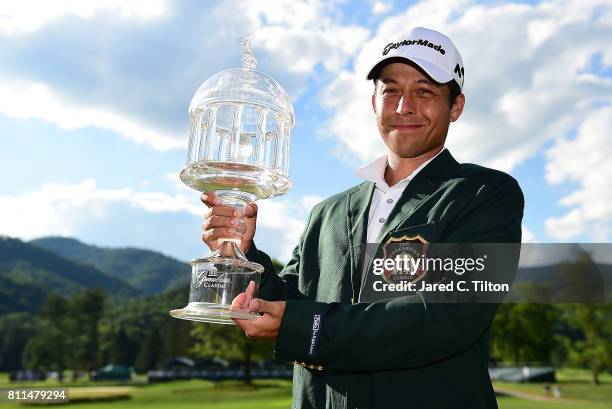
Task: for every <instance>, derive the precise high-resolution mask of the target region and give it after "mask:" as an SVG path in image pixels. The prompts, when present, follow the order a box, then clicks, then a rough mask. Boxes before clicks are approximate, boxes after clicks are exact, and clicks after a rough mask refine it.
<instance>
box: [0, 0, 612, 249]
mask: <svg viewBox="0 0 612 409" xmlns="http://www.w3.org/2000/svg"><path fill="white" fill-rule="evenodd" d="M51 3H52V4H51ZM414 25H421V26H426V27H431V28H434V29H438V30H440V31H442V32H444V33H446V34H448V35H449V36H450V37H451V38H453V40H454V42H455V44H456V45H457V47H458V48H459V50H460V51H461V53H462V56H463V60H464V63H465V66H466V83H465V93H466V99H467V105H466V109H465V111H464V114H463V115H462V117H461V118H460V119H459V121H458V122H457V123H455V124H453V125H452V126H451V129H450V132H449V136H448V140H447V146H448V147H449V149H450V150H451V152H452V153H453V155H454V156H455V157H456V158H457V159H458V160H460V161H463V162H475V163H479V164H483V165H486V166H490V167H494V168H497V169H501V170H504V171H506V172H509V173H510V174H512V175H513V176H514V177H516V178H517V179H518V180H519V183H520V184H521V186H522V188H523V191H524V193H525V197H526V209H525V217H524V229H525V234H524V236H525V239H526V240H528V241H540V242H559V241H561V242H563V241H585V242H607V241H609V240H610V217H612V206H610V204H609V203H611V202H612V193H610V192H609V189H608V185H609V182H608V181H609V180H610V178H611V177H612V165H611V164H610V163H611V162H610V161H609V159H608V158H609V157H610V156H611V155H612V144H611V143H610V142H609V135H610V134H611V132H610V131H612V122H611V121H612V120H611V119H610V118H612V106H611V104H610V103H611V102H612V42H611V41H609V40H610V38H612V2H611V1H555V2H501V1H485V2H474V1H436V2H407V1H402V2H400V1H388V2H386V1H360V2H351V1H331V2H329V1H319V0H308V1H304V2H299V1H289V0H270V1H259V2H257V1H247V0H244V1H238V0H232V1H223V2H216V1H208V2H198V1H162V0H156V1H115V0H108V1H97V0H95V1H94V0H92V1H81V2H78V1H77V2H72V1H59V0H58V1H54V2H43V1H38V2H36V1H22V2H19V3H14V4H9V3H8V2H5V3H3V4H2V5H0V163H1V170H2V171H1V172H0V186H2V188H1V190H0V234H6V235H9V236H13V237H19V238H22V239H24V240H29V239H32V238H36V237H41V236H47V235H66V236H71V237H76V238H78V239H80V240H83V241H85V242H87V243H92V244H96V245H101V246H112V247H117V246H135V247H145V248H151V249H154V250H158V251H161V252H164V253H166V254H168V255H171V256H174V257H177V258H179V259H182V260H188V259H190V258H193V257H195V256H200V255H202V254H205V253H206V252H207V250H206V249H205V248H204V246H203V244H202V243H201V241H200V239H199V236H200V223H201V221H202V215H203V211H204V208H203V206H202V205H201V204H200V203H199V200H198V193H197V192H195V191H191V190H189V189H188V188H186V187H185V186H183V185H181V183H180V182H179V179H178V174H179V171H180V170H181V168H182V166H183V165H184V162H185V157H186V147H187V133H186V129H187V127H188V117H187V107H188V106H189V102H190V100H191V97H192V96H193V94H194V92H195V91H196V89H197V88H198V86H199V85H200V84H201V83H202V82H203V81H204V80H205V79H206V78H208V77H210V76H211V75H213V74H214V73H216V72H218V71H220V70H223V69H227V68H236V67H239V66H240V56H241V49H240V47H239V45H238V41H237V39H238V38H239V37H240V36H241V35H243V34H244V33H245V32H251V33H252V42H253V47H254V52H255V56H256V57H257V59H258V61H259V63H258V70H260V71H262V72H264V73H266V74H268V75H270V76H272V77H273V78H275V79H276V80H277V81H278V82H279V83H281V84H282V86H283V87H284V88H285V89H286V90H287V92H288V93H289V95H290V96H291V98H292V101H293V104H294V109H295V113H296V126H295V128H294V129H293V132H292V135H293V137H292V146H291V149H292V152H291V161H290V176H291V178H292V181H293V186H294V187H293V189H292V191H291V192H290V193H289V194H287V195H285V196H282V197H277V198H273V199H270V200H266V201H263V202H262V203H261V204H260V209H261V211H260V221H259V229H258V233H257V236H256V241H257V243H258V246H259V247H261V248H264V249H266V250H268V251H269V253H270V254H272V255H273V256H276V257H278V258H280V259H283V260H286V259H287V257H288V254H289V252H290V250H291V248H292V247H293V246H294V245H295V243H296V242H297V238H298V236H299V234H300V232H301V230H302V228H303V226H304V222H305V220H306V217H307V215H308V211H309V209H310V208H311V207H312V205H313V204H315V203H316V202H317V201H319V200H321V199H322V198H324V197H327V196H329V195H332V194H334V193H336V192H339V191H341V190H344V189H346V188H348V187H350V186H352V185H355V184H357V183H359V182H360V180H359V179H358V178H357V177H355V176H354V175H353V172H354V170H355V169H356V168H357V167H359V166H360V165H361V164H363V163H365V162H367V161H369V160H371V159H373V158H375V157H376V156H377V155H381V154H383V153H384V146H383V144H382V142H381V141H380V137H379V136H378V134H377V132H376V128H375V127H374V117H373V114H372V113H371V112H370V111H371V108H370V105H369V104H370V101H369V100H370V98H369V95H370V94H371V84H370V83H368V82H366V81H365V80H364V79H363V78H364V76H365V72H366V71H367V69H368V68H369V65H371V63H372V60H373V58H375V57H373V55H374V54H375V51H376V50H377V49H378V47H379V46H380V44H384V43H385V41H386V39H388V37H389V36H390V35H391V34H392V33H395V32H397V31H399V30H402V29H405V28H407V27H410V26H414Z"/></svg>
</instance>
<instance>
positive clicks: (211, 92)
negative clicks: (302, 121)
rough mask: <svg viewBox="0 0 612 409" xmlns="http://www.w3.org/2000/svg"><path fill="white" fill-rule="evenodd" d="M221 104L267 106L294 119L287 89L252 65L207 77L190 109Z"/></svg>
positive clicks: (198, 109)
mask: <svg viewBox="0 0 612 409" xmlns="http://www.w3.org/2000/svg"><path fill="white" fill-rule="evenodd" d="M219 105H244V106H251V107H256V108H267V109H269V110H272V111H274V113H275V114H277V115H281V116H282V117H284V119H285V121H286V122H287V123H288V125H289V126H290V127H292V126H293V125H294V123H295V114H294V112H293V105H292V104H291V100H290V99H289V95H287V92H285V90H284V89H283V87H281V86H280V84H279V83H278V82H276V81H275V80H274V79H272V78H270V77H269V76H267V75H266V74H263V73H261V72H258V71H255V70H253V69H248V68H235V69H231V70H225V71H221V72H219V73H217V74H215V75H213V76H212V77H210V78H208V79H207V80H206V81H204V83H203V84H202V85H201V86H200V88H198V90H197V91H196V93H195V95H194V96H193V99H192V100H191V105H190V106H189V112H190V113H192V114H193V113H195V112H198V111H203V110H206V109H207V108H210V107H211V106H219Z"/></svg>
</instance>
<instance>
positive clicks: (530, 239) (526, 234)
mask: <svg viewBox="0 0 612 409" xmlns="http://www.w3.org/2000/svg"><path fill="white" fill-rule="evenodd" d="M522 230H523V237H522V240H521V242H522V243H537V242H538V239H537V238H536V236H535V234H533V232H532V231H531V230H530V229H529V228H527V226H525V225H523V226H522Z"/></svg>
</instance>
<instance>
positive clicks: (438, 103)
mask: <svg viewBox="0 0 612 409" xmlns="http://www.w3.org/2000/svg"><path fill="white" fill-rule="evenodd" d="M367 78H368V79H372V80H374V83H375V88H374V95H373V96H372V108H373V110H374V112H375V114H376V121H377V126H378V130H379V132H380V135H381V137H382V139H383V141H384V143H385V145H386V146H387V150H388V152H387V154H386V155H385V156H384V157H382V158H379V159H377V160H375V161H373V162H371V163H370V164H368V165H366V166H364V167H362V168H361V169H359V170H358V171H357V175H359V176H360V177H362V178H364V179H365V180H366V181H365V182H364V183H362V184H360V185H358V186H356V187H354V188H351V189H349V190H347V191H345V192H342V193H339V194H337V195H335V196H332V197H330V198H328V199H326V200H324V201H323V202H321V203H319V204H318V205H316V206H315V207H314V208H313V210H312V212H311V214H310V217H309V220H308V223H307V226H306V228H305V230H304V232H303V233H302V236H301V239H300V242H299V244H298V245H297V247H296V248H295V250H294V252H293V256H292V259H291V261H290V262H289V263H288V264H287V265H286V266H285V268H284V269H283V270H282V271H281V272H275V271H274V268H273V267H272V263H271V261H270V258H269V257H268V256H267V255H266V254H265V253H263V252H262V251H260V250H258V249H257V248H256V246H255V244H254V243H253V236H254V233H255V222H256V216H257V208H256V206H254V205H250V206H249V207H247V209H245V215H244V221H245V225H246V233H244V235H242V238H241V248H242V249H243V251H244V252H245V254H246V256H247V257H248V258H249V259H250V260H252V261H255V262H258V263H260V264H262V265H263V266H264V267H265V269H266V271H265V273H264V277H263V281H262V287H261V291H260V297H261V299H252V296H251V288H249V289H248V290H247V291H246V292H245V293H243V294H241V295H240V296H239V297H238V298H237V299H236V300H235V302H234V307H235V308H244V309H248V310H250V311H258V312H260V313H262V316H261V317H260V318H257V319H255V320H236V323H237V324H238V325H239V326H240V327H241V328H242V329H244V331H245V333H246V334H247V336H249V337H251V338H255V339H270V340H274V341H275V352H274V355H275V358H277V359H280V360H284V361H288V362H293V363H294V364H295V367H294V387H293V407H296V408H329V407H332V408H391V407H406V408H435V409H440V408H495V407H497V404H496V401H495V396H494V393H493V389H492V386H491V381H490V379H489V376H488V371H487V366H488V356H489V336H490V324H491V322H492V320H493V317H494V315H495V311H496V309H497V305H496V304H429V303H427V302H426V300H425V299H424V298H423V297H422V296H418V295H411V296H401V297H397V298H395V299H392V300H388V301H386V302H377V303H368V302H359V300H360V295H361V294H360V289H361V284H362V275H361V271H362V269H361V263H362V262H363V258H364V244H365V243H366V242H376V243H388V242H389V240H393V239H397V240H401V239H402V238H404V237H419V238H420V240H422V241H427V242H430V243H435V242H445V243H461V242H474V243H495V242H499V243H513V242H514V243H518V242H520V240H521V219H522V213H523V195H522V192H521V189H520V187H519V186H518V184H517V182H516V181H515V180H514V179H513V178H512V177H510V176H508V175H507V174H505V173H502V172H499V171H495V170H492V169H487V168H484V167H481V166H477V165H472V164H459V163H458V162H456V161H455V159H454V158H453V157H452V156H451V154H450V152H449V151H448V150H447V149H445V148H444V142H445V140H446V135H447V132H448V128H449V125H450V123H451V122H454V121H456V120H457V119H458V118H459V116H460V115H461V112H462V110H463V106H464V103H465V97H464V95H463V94H462V91H463V79H464V68H463V62H462V60H461V56H460V55H459V52H458V51H457V49H456V48H455V46H454V45H453V43H452V41H451V40H450V39H448V38H447V37H446V36H444V35H443V34H441V33H438V32H436V31H433V30H428V29H424V28H416V29H414V30H412V31H411V32H410V33H409V34H407V35H404V36H398V37H396V38H393V39H392V41H390V42H389V43H388V44H387V45H385V47H384V48H382V49H381V55H380V59H379V60H378V61H376V62H375V64H374V66H373V68H372V69H371V71H370V72H369V74H368V76H367ZM492 137H494V135H492ZM202 200H203V201H204V203H205V204H207V205H208V206H210V210H209V212H208V214H207V216H206V219H205V222H204V229H205V230H204V234H203V239H204V241H205V242H206V243H207V244H208V245H209V246H210V247H211V248H214V247H215V246H216V241H217V239H218V238H219V237H227V236H235V234H236V230H235V229H236V226H237V225H238V223H239V219H238V218H239V216H240V215H239V214H238V213H237V212H236V211H235V210H233V209H231V208H229V207H225V206H222V205H221V203H220V201H219V200H218V199H217V198H216V197H215V196H214V195H211V194H209V195H206V194H205V195H203V196H202ZM264 300H265V301H264Z"/></svg>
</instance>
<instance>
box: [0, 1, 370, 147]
mask: <svg viewBox="0 0 612 409" xmlns="http://www.w3.org/2000/svg"><path fill="white" fill-rule="evenodd" d="M48 3H49V4H48V5H46V4H47V3H44V4H42V3H41V6H40V7H39V6H33V5H31V4H30V6H29V7H30V8H31V9H33V14H32V16H29V15H28V13H26V10H27V9H28V7H27V6H8V5H7V6H5V9H4V10H3V11H2V12H1V13H2V16H3V17H2V18H4V20H2V19H1V18H0V22H1V21H4V25H5V26H6V27H8V26H11V27H12V26H15V27H21V28H23V29H24V30H25V31H23V30H22V31H20V33H21V34H23V36H22V37H24V39H23V40H22V38H21V37H20V38H19V39H18V40H11V41H7V42H5V43H4V44H2V46H1V47H0V53H2V54H3V60H4V61H3V62H5V63H6V62H8V63H9V64H6V66H4V67H3V68H2V69H0V75H1V76H2V78H0V86H1V87H2V88H3V89H2V92H3V94H4V95H3V96H2V99H3V101H0V104H1V105H2V110H3V111H5V112H8V113H9V114H10V115H11V116H13V117H19V118H24V119H28V118H41V119H45V120H48V121H51V122H53V123H55V124H57V125H59V126H60V127H62V128H64V129H74V128H75V127H83V126H96V127H103V128H105V129H110V130H113V131H115V132H118V133H119V134H121V135H123V136H125V137H127V138H129V139H132V140H135V141H137V142H143V143H147V144H149V145H151V146H153V147H154V148H156V149H160V150H166V149H172V148H180V149H183V148H184V146H185V143H186V141H185V137H186V136H185V132H184V129H186V128H187V126H188V123H187V121H188V118H187V115H186V114H185V112H186V109H187V106H188V103H189V98H190V96H191V95H193V93H194V92H195V90H196V89H197V87H198V86H199V85H200V84H201V83H202V81H203V80H205V79H206V78H207V77H209V76H210V75H212V74H214V73H216V72H218V71H221V70H222V69H227V68H230V67H236V68H237V67H239V66H240V55H241V50H240V47H239V46H238V42H237V39H238V37H239V36H242V35H244V34H245V33H247V32H251V33H252V34H253V35H252V41H253V47H254V49H255V52H256V53H255V54H256V57H257V58H258V59H259V62H260V64H259V68H260V69H262V66H263V69H262V70H263V71H265V72H266V73H268V74H270V75H271V76H272V77H274V78H275V79H276V80H278V81H279V82H280V83H281V84H283V86H285V87H286V89H287V90H288V92H289V93H290V95H291V96H292V97H293V98H297V97H298V96H299V95H300V93H301V92H302V91H303V90H304V89H306V86H307V84H308V81H309V80H310V79H311V78H312V77H311V76H312V75H313V74H314V72H313V71H314V70H315V69H316V68H318V67H323V68H324V69H325V70H326V71H327V72H335V71H337V70H339V69H341V68H342V67H343V66H344V65H345V63H346V61H347V60H348V59H350V58H351V57H352V56H353V55H354V54H355V53H356V52H357V50H358V49H359V47H360V45H361V43H362V42H363V41H365V39H366V38H367V36H368V30H367V29H365V28H363V27H360V26H357V25H349V24H345V23H343V22H342V21H341V20H342V18H341V14H340V11H339V8H338V5H337V4H336V3H335V2H326V1H322V0H307V1H291V0H271V1H266V2H252V1H248V0H233V1H219V2H211V3H210V4H208V5H207V8H206V10H199V9H196V10H194V8H195V7H196V5H194V4H190V3H180V2H177V3H173V10H172V15H170V13H169V12H168V10H167V7H166V6H167V5H166V3H165V2H161V1H158V2H129V1H128V2H118V1H109V2H101V1H100V2H98V1H91V2H88V1H76V0H75V1H72V2H71V1H67V2H57V4H56V2H48ZM15 4H22V3H15ZM37 4H38V3H37ZM109 14H110V18H109ZM65 15H72V16H77V17H80V18H82V19H85V18H87V19H91V20H92V21H91V23H90V24H83V22H82V21H78V22H75V24H73V25H66V28H64V27H63V26H62V24H63V22H62V21H60V20H58V18H57V17H58V16H65ZM117 15H118V16H119V17H124V18H127V17H134V18H141V19H146V18H153V17H158V16H162V15H163V16H168V18H167V19H166V20H164V24H158V25H155V26H152V27H154V29H151V28H145V29H143V28H142V27H140V26H138V25H134V24H133V21H131V20H129V21H115V20H119V19H113V17H115V16H117ZM29 18H31V19H33V20H32V21H34V22H35V23H36V24H34V22H32V23H31V24H30V23H27V21H29V20H28V19H29ZM1 24H2V23H0V26H1ZM54 24H55V25H54ZM43 25H44V27H43ZM27 27H30V28H28V29H26V28H27ZM43 28H44V29H43ZM36 29H38V31H36ZM48 32H50V33H52V35H47V34H48ZM25 34H27V35H25ZM132 34H135V35H133V36H132ZM160 39H163V40H160ZM55 48H57V49H58V50H63V52H52V53H49V52H47V51H46V50H49V49H55ZM5 50H6V52H7V54H6V56H7V58H6V60H5V58H4V51H5ZM41 50H44V52H41ZM66 50H70V51H66ZM231 61H233V62H231ZM228 64H229V65H228ZM44 67H47V68H44ZM21 90H24V91H25V92H21ZM37 101H41V102H37ZM43 101H44V103H43ZM47 104H48V105H49V106H50V107H51V108H52V109H54V110H55V111H56V113H59V116H57V115H51V114H49V113H48V109H47V106H46V105H47ZM26 105H28V106H26ZM168 130H173V132H174V133H177V134H179V133H180V135H179V136H176V135H174V134H169V132H168Z"/></svg>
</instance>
